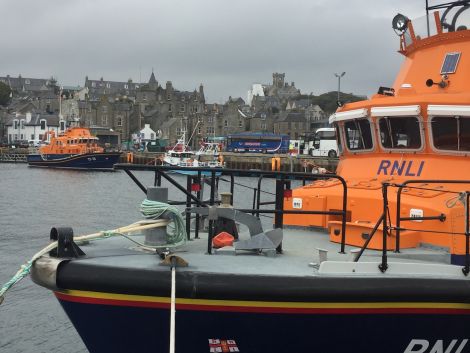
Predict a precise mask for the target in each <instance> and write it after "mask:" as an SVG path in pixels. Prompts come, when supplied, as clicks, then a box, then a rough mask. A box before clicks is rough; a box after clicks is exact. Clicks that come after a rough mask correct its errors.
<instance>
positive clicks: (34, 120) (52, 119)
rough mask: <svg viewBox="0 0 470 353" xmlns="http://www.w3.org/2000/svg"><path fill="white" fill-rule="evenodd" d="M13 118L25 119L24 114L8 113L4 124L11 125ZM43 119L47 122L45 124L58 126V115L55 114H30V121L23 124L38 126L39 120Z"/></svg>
mask: <svg viewBox="0 0 470 353" xmlns="http://www.w3.org/2000/svg"><path fill="white" fill-rule="evenodd" d="M15 119H18V120H21V119H26V115H19V116H15V115H10V116H9V117H8V119H7V123H6V124H5V125H6V126H11V125H13V121H14V120H15ZM42 119H45V120H46V122H47V126H59V120H60V119H59V116H58V115H55V114H32V116H31V121H30V122H29V123H25V126H40V125H41V120H42Z"/></svg>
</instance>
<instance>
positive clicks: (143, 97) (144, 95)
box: [142, 93, 147, 101]
mask: <svg viewBox="0 0 470 353" xmlns="http://www.w3.org/2000/svg"><path fill="white" fill-rule="evenodd" d="M142 100H144V101H146V100H147V95H146V94H145V93H144V94H143V95H142Z"/></svg>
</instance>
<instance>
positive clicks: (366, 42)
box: [0, 0, 425, 103]
mask: <svg viewBox="0 0 470 353" xmlns="http://www.w3.org/2000/svg"><path fill="white" fill-rule="evenodd" d="M0 5H1V8H2V21H1V22H2V29H3V30H2V36H1V37H0V76H6V75H7V74H9V75H11V76H18V74H21V75H22V76H23V77H32V78H48V77H50V76H51V75H53V76H54V77H56V78H57V79H58V81H59V82H60V83H61V84H63V85H81V86H83V84H84V82H85V76H88V78H89V79H100V78H101V77H103V78H104V79H105V80H111V81H127V80H128V79H129V78H132V80H133V81H134V82H136V81H142V82H147V81H148V79H149V77H150V74H151V72H152V68H153V69H154V72H155V76H156V78H157V80H158V82H159V83H160V84H162V86H164V85H165V82H166V81H168V80H169V81H172V82H173V86H174V87H175V88H176V89H178V90H193V89H195V88H197V87H198V86H199V84H200V83H202V84H203V85H204V90H205V93H206V100H207V101H208V102H219V103H221V102H224V101H225V100H226V99H227V98H228V96H232V97H242V98H243V99H246V93H247V90H248V89H249V88H250V87H251V85H252V84H253V83H271V82H272V73H273V72H281V73H282V72H283V73H285V74H286V81H288V82H289V83H290V82H295V85H296V86H297V87H298V88H299V89H301V91H302V92H303V93H310V92H313V94H315V95H318V94H321V93H324V92H327V91H332V90H336V88H337V83H338V81H337V79H336V78H335V77H334V73H335V72H338V73H340V72H343V71H345V72H346V75H345V76H344V77H343V78H342V80H341V90H342V91H344V92H351V93H356V94H364V95H370V94H373V93H375V92H376V91H377V88H378V87H379V86H380V85H383V86H387V85H388V86H390V85H392V83H393V80H394V77H395V74H396V73H397V70H398V69H399V66H400V64H401V62H402V61H403V58H402V56H401V55H400V54H398V53H397V49H398V45H399V39H398V37H397V36H396V34H395V33H394V32H393V30H392V28H391V20H392V18H393V16H394V15H395V14H396V13H397V12H401V13H403V14H405V15H407V16H408V17H410V18H415V17H420V16H423V15H424V14H425V10H424V6H425V0H413V1H410V0H232V1H227V0H199V1H195V0H132V1H131V0H128V1H124V0H78V1H67V0H47V1H37V0H20V1H19V0H0Z"/></svg>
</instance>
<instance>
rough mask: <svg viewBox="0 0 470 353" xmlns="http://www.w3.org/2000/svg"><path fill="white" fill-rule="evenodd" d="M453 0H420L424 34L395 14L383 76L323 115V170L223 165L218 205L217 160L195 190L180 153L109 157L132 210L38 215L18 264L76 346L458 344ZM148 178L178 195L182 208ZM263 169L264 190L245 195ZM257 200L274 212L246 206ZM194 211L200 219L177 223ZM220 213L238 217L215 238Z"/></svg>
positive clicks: (468, 243) (459, 84)
mask: <svg viewBox="0 0 470 353" xmlns="http://www.w3.org/2000/svg"><path fill="white" fill-rule="evenodd" d="M468 4H469V2H468V1H457V2H450V3H446V4H442V5H438V6H432V7H431V6H429V7H427V9H426V10H427V12H429V13H428V16H427V19H428V23H429V27H428V28H429V30H426V31H425V32H423V33H417V31H416V28H414V26H413V21H410V20H408V19H407V18H406V17H405V16H402V15H397V17H395V19H394V21H393V27H394V29H395V30H396V31H397V32H398V34H399V36H400V37H399V38H400V52H401V53H402V54H403V55H405V57H406V60H405V63H404V65H403V67H402V69H401V71H400V73H399V74H398V77H397V80H396V82H395V85H394V87H393V88H389V89H385V88H382V89H380V90H379V93H378V94H377V95H375V96H373V97H372V98H371V99H370V100H366V101H363V102H359V103H352V104H344V105H343V106H342V107H341V108H340V109H339V110H338V112H337V113H335V114H334V115H333V116H332V117H331V118H330V120H331V122H332V123H333V124H334V125H335V126H336V129H337V136H339V140H338V142H339V145H340V158H341V160H340V164H339V168H338V174H336V175H335V174H311V173H287V172H262V171H240V170H230V169H222V170H221V173H222V175H224V176H230V192H231V197H232V200H231V201H233V202H229V203H228V204H227V203H225V204H221V203H220V202H219V200H217V199H216V198H215V190H216V188H217V182H216V178H215V177H212V178H211V195H210V199H209V200H204V199H203V198H202V196H201V195H199V194H198V193H199V190H200V188H199V187H194V186H198V185H200V182H201V180H200V178H199V174H198V177H197V178H196V179H194V177H193V176H189V175H188V176H187V178H188V179H187V180H188V182H187V184H186V187H185V186H184V185H180V184H179V183H178V182H177V181H176V180H174V179H173V178H172V177H171V176H169V175H167V172H168V171H171V170H174V169H183V167H178V166H139V165H127V164H118V165H116V168H117V169H123V170H126V171H127V173H128V174H129V175H130V176H131V177H132V179H133V180H134V181H135V182H136V184H137V185H138V186H139V188H140V189H141V190H143V191H144V192H146V195H145V196H144V195H143V198H144V197H145V198H146V199H145V200H144V201H143V203H142V205H141V210H142V214H143V218H144V219H143V220H142V221H139V222H136V223H135V224H132V225H129V226H127V227H124V228H123V227H121V228H118V229H115V230H113V231H108V232H98V233H95V234H92V235H88V236H84V237H74V236H73V232H72V230H71V229H68V228H53V229H52V231H51V239H52V240H53V242H52V243H51V245H50V246H49V247H48V248H46V249H44V251H42V252H41V253H39V254H38V255H37V256H35V257H34V258H33V260H34V261H33V260H32V261H31V262H30V264H31V266H32V269H31V270H32V276H33V280H34V281H35V282H36V283H38V284H39V285H41V286H44V287H46V288H49V289H51V290H52V291H53V293H54V295H55V296H56V297H57V299H58V301H59V302H60V304H61V306H62V307H63V309H64V310H65V312H66V313H67V315H68V316H69V318H70V320H71V321H72V323H73V325H74V326H75V328H76V329H77V331H78V333H79V334H80V336H81V338H82V339H83V341H84V343H85V345H86V346H87V348H88V350H89V351H90V352H131V351H132V352H180V353H183V352H244V353H246V352H250V353H254V352H256V353H259V352H270V353H285V352H329V353H339V352H350V351H351V352H362V353H375V352H381V353H397V352H403V353H412V352H415V353H416V352H420V353H431V352H434V353H436V352H443V353H464V352H468V351H470V343H469V342H468V341H469V332H468V326H469V324H470V279H469V277H468V275H469V272H470V231H469V218H470V217H469V207H468V202H469V199H470V192H469V191H468V190H469V187H470V182H469V181H468V180H466V179H465V178H466V177H467V176H468V175H469V171H470V169H469V163H468V160H467V159H468V153H469V152H468V151H469V148H470V147H469V146H470V145H469V144H468V141H469V137H470V130H469V129H470V124H469V121H470V106H468V105H467V104H468V102H469V101H470V99H469V98H470V94H469V93H470V92H469V88H468V85H467V82H466V81H467V78H468V77H469V70H470V69H469V68H470V62H469V60H470V56H469V55H470V31H468V30H466V29H463V27H461V26H462V25H460V24H459V16H460V15H461V14H462V12H464V11H465V10H467V8H468V7H469V6H468ZM434 10H440V12H437V11H436V12H432V11H434ZM134 170H138V171H144V170H146V171H149V172H153V173H155V179H154V180H155V183H154V186H148V187H146V186H144V184H143V183H142V182H140V181H138V179H137V177H136V176H135V175H134V174H132V171H134ZM187 170H189V171H194V172H196V173H199V172H202V171H208V172H210V173H215V171H214V170H211V169H210V168H200V167H197V168H195V167H187ZM238 176H241V177H243V176H251V177H257V178H258V189H257V192H256V193H255V197H254V199H253V206H252V207H251V208H247V209H244V208H233V207H234V206H233V205H234V204H236V199H237V196H239V195H240V194H241V192H240V191H237V189H236V187H237V185H238V184H237V183H235V182H234V178H235V177H238ZM449 176H451V177H452V178H449ZM162 179H165V180H167V181H169V182H170V183H171V184H173V185H174V186H175V187H176V189H177V190H178V192H182V193H183V195H185V197H186V203H185V206H186V212H185V215H186V216H185V217H186V222H184V219H182V218H181V213H180V211H179V210H178V209H175V208H173V207H174V206H172V202H171V201H169V200H168V190H166V189H165V188H164V187H162V184H161V181H162ZM221 181H222V179H221ZM266 182H271V183H273V184H274V186H275V187H274V189H275V193H274V194H275V195H272V196H273V198H274V200H270V201H269V202H266V201H260V198H259V197H258V196H257V195H260V193H261V192H262V188H261V185H263V184H264V183H266ZM296 183H305V186H302V187H296V188H294V186H295V185H297V184H296ZM340 191H341V194H340V196H338V195H339V193H340ZM269 195H271V194H269ZM173 196H174V195H172V197H171V199H174V197H173ZM263 205H264V206H263ZM267 205H270V206H268V207H267ZM260 206H263V207H260ZM269 214H271V215H274V216H275V217H274V228H275V229H269V230H268V229H267V228H266V227H263V226H262V224H261V222H260V221H259V218H260V215H269ZM201 216H207V217H208V219H209V231H208V233H201V232H199V227H198V226H196V227H195V228H194V231H193V230H192V227H191V220H192V218H191V217H196V224H197V221H198V219H199V218H198V217H201ZM221 219H225V220H232V221H234V222H237V223H240V224H244V225H245V226H246V227H247V229H248V230H249V231H248V234H247V232H244V233H240V235H239V239H238V241H235V242H234V243H233V245H232V246H226V247H222V248H220V249H214V248H213V240H214V237H215V236H217V235H216V232H217V230H216V229H217V224H218V222H219V221H220V220H221ZM169 223H172V224H173V227H172V228H171V229H172V230H174V231H173V232H171V229H170V228H168V229H167V226H168V224H169ZM286 225H291V226H292V227H285V226H286ZM312 226H313V227H312ZM321 228H324V229H326V231H323V230H322V229H321ZM103 237H105V238H107V240H106V241H100V242H96V243H93V245H92V246H90V245H86V244H81V243H79V241H82V240H89V239H92V238H103ZM131 237H135V238H134V239H132V240H133V241H132V242H129V238H131ZM188 239H190V240H191V241H187V240H188ZM136 242H137V243H138V244H139V245H136Z"/></svg>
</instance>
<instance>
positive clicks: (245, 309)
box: [55, 292, 470, 315]
mask: <svg viewBox="0 0 470 353" xmlns="http://www.w3.org/2000/svg"><path fill="white" fill-rule="evenodd" d="M55 295H56V297H57V298H58V299H60V300H64V301H68V302H74V303H83V304H99V305H110V306H128V307H142V308H155V309H169V308H170V304H169V303H158V302H144V301H132V300H118V299H103V298H91V297H79V296H71V295H66V294H63V293H58V292H55ZM328 304H329V303H325V305H328ZM176 309H178V310H190V311H220V312H239V313H266V314H344V315H347V314H349V315H352V314H441V315H470V309H449V308H278V307H251V306H228V305H197V304H176Z"/></svg>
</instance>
